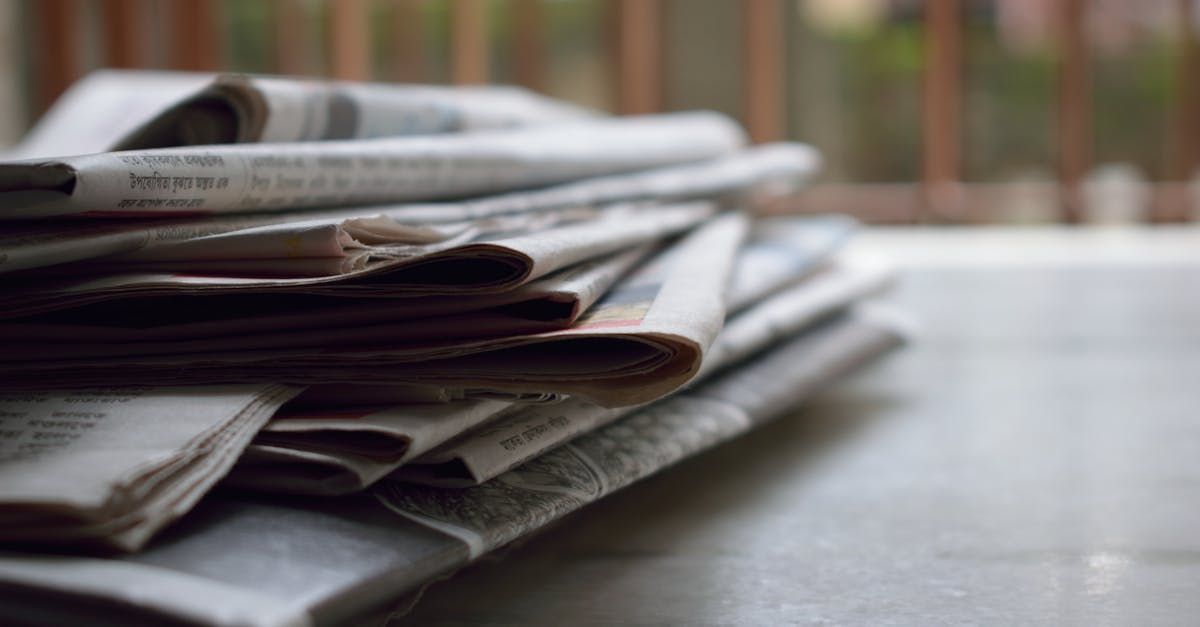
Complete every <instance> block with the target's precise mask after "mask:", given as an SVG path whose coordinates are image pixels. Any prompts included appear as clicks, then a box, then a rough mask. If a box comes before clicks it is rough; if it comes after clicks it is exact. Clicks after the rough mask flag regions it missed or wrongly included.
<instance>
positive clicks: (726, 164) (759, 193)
mask: <svg viewBox="0 0 1200 627" xmlns="http://www.w3.org/2000/svg"><path fill="white" fill-rule="evenodd" d="M818 161H819V159H818V158H817V155H816V153H815V151H813V150H812V149H811V148H810V147H808V146H805V145H802V144H794V143H778V144H767V145H762V146H755V147H752V148H748V149H746V150H742V151H739V152H736V153H733V154H731V155H728V156H726V157H722V158H719V159H713V160H708V161H703V162H699V163H689V164H682V165H672V166H665V167H660V168H653V169H649V170H643V171H637V172H630V173H624V174H614V175H608V176H599V177H594V178H588V179H584V180H580V181H572V182H569V183H561V184H558V185H552V186H550V187H542V188H538V189H534V190H522V191H515V192H508V193H504V194H498V195H493V196H484V197H479V198H471V199H466V200H458V201H442V202H433V203H414V204H400V205H376V206H367V207H346V208H339V209H318V210H308V211H292V212H282V213H281V212H275V213H265V214H252V215H244V214H242V215H229V214H221V215H213V216H206V217H201V218H164V217H157V218H154V219H133V218H127V219H124V220H92V221H84V222H69V223H68V222H64V221H61V220H59V221H51V222H52V223H46V222H29V221H26V222H15V223H11V224H9V225H8V226H7V228H5V229H4V231H5V232H4V234H2V235H0V273H4V272H13V271H16V270H27V269H31V268H40V267H45V266H52V265H57V264H65V263H70V262H72V261H80V260H84V259H94V258H97V257H105V256H111V255H118V254H121V253H132V252H133V251H140V252H138V254H137V255H136V257H131V256H126V257H123V259H126V260H128V259H130V258H136V259H138V260H141V261H143V262H153V261H157V260H164V259H175V260H179V259H182V258H185V257H183V256H181V255H180V254H179V252H178V251H179V249H180V248H181V247H182V246H183V245H186V246H187V247H189V248H191V250H192V252H193V253H194V252H195V247H196V246H197V244H194V243H191V242H193V241H194V240H198V239H203V240H205V241H209V242H216V241H218V240H217V238H216V237H214V236H217V235H221V234H224V233H232V232H235V231H241V230H244V229H250V228H255V227H265V226H270V225H277V224H283V223H300V222H311V221H316V220H324V221H325V222H326V223H327V224H334V225H340V226H342V227H343V228H345V229H348V230H350V231H352V230H354V229H355V228H362V227H366V226H368V225H369V226H370V229H369V230H368V231H367V232H368V233H369V234H371V235H372V236H375V237H381V236H382V237H385V238H386V239H384V240H383V241H378V240H374V239H373V240H372V241H374V242H375V243H377V244H382V243H385V242H389V241H390V242H396V243H403V244H422V243H424V244H432V243H435V242H438V241H442V239H443V238H444V237H445V236H446V233H451V234H455V235H456V234H457V233H458V232H460V231H461V230H463V229H465V228H471V227H473V226H475V225H476V224H478V222H477V221H479V220H483V219H487V218H496V217H498V216H511V215H514V214H524V213H535V212H546V211H562V210H566V209H578V208H580V207H598V206H601V205H605V204H611V203H620V202H630V201H656V202H671V201H679V200H693V199H700V198H704V197H715V198H720V199H722V200H725V199H737V200H738V201H741V202H746V203H749V204H753V203H754V202H755V199H756V198H758V197H771V196H775V195H778V194H785V193H788V192H791V191H794V190H795V189H797V188H798V187H799V186H800V185H801V184H802V183H803V182H804V181H805V180H806V179H807V178H808V177H809V176H810V175H811V174H812V173H813V172H814V171H815V169H816V167H817V163H818ZM456 225H457V226H456ZM456 229H457V230H456ZM152 268H153V266H152V265H151V266H149V268H148V269H152ZM72 269H73V270H78V269H79V267H78V266H75V267H73V268H72Z"/></svg>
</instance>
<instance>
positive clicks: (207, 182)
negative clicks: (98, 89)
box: [0, 112, 745, 218]
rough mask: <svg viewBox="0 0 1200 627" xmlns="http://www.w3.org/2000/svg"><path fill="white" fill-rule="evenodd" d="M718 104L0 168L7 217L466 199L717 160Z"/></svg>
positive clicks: (729, 128)
mask: <svg viewBox="0 0 1200 627" xmlns="http://www.w3.org/2000/svg"><path fill="white" fill-rule="evenodd" d="M744 143H745V137H744V135H743V133H742V130H741V129H740V128H739V127H738V125H737V123H736V122H734V121H733V120H731V119H729V118H727V117H725V116H723V115H720V114H718V113H713V112H690V113H668V114H661V115H648V116H640V117H628V118H611V119H600V120H596V121H587V122H576V123H569V124H561V125H554V126H549V127H531V128H528V129H515V130H500V131H481V132H479V133H469V134H454V135H442V136H430V137H396V138H379V139H357V140H340V141H325V142H307V143H286V144H233V145H216V146H194V147H181V148H159V149H151V150H140V151H139V150H133V151H124V152H114V153H104V154H96V155H82V156H77V157H62V158H57V159H51V160H41V161H38V160H33V161H16V162H9V163H2V164H0V218H44V217H49V216H65V215H71V216H88V217H131V216H142V217H149V216H179V215H197V214H214V213H245V212H259V211H285V210H296V209H304V208H315V207H330V206H338V205H353V204H370V203H389V202H401V201H414V200H430V199H436V198H452V197H466V196H471V195H479V194H486V193H497V192H502V191H507V190H512V189H520V188H531V187H537V186H542V185H550V184H552V183H560V182H564V181H569V180H574V179H581V178H586V177H589V176H600V175H604V174H616V173H620V172H630V171H634V170H641V169H644V168H653V167H656V166H665V165H670V164H673V163H687V162H692V161H701V160H704V159H711V158H715V157H720V156H724V155H728V154H731V153H733V152H735V151H736V150H737V149H738V148H740V147H741V146H742V145H743V144H744Z"/></svg>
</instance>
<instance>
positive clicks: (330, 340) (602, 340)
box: [0, 72, 904, 625]
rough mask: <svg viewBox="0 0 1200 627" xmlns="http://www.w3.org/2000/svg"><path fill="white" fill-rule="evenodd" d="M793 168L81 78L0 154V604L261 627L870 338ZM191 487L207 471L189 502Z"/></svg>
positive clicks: (500, 106) (737, 424)
mask: <svg viewBox="0 0 1200 627" xmlns="http://www.w3.org/2000/svg"><path fill="white" fill-rule="evenodd" d="M817 165H818V158H817V155H816V154H815V153H814V152H813V151H812V150H811V149H810V148H808V147H806V146H803V145H799V144H793V143H780V144H769V145H759V146H748V145H747V142H746V139H745V136H744V134H743V132H742V130H741V129H740V128H739V127H738V125H737V124H736V123H735V122H733V121H731V120H730V119H728V118H726V117H724V116H722V115H719V114H716V113H710V112H689V113H671V114H662V115H652V116H642V117H611V116H607V115H602V114H600V113H597V112H594V111H589V110H585V109H582V108H579V107H575V106H571V105H568V104H565V103H561V102H557V101H554V100H551V99H548V98H545V97H541V96H538V95H535V94H532V93H529V92H526V91H522V90H519V89H514V88H502V87H471V88H446V87H426V86H395V85H374V84H349V83H330V82H319V81H309V80H299V79H287V78H268V77H246V76H215V77H214V76H212V75H191V74H167V73H145V72H104V73H98V74H94V75H92V76H90V77H88V78H87V79H85V80H83V81H81V82H80V83H78V84H77V85H76V86H75V87H73V88H72V89H71V90H70V91H69V92H68V93H67V94H66V95H64V97H63V98H62V99H61V100H60V101H59V102H58V103H57V104H56V106H55V107H54V108H53V109H52V110H51V111H50V112H49V113H48V114H47V115H46V116H45V117H44V118H43V120H42V121H41V122H40V123H39V124H38V125H37V126H36V127H35V129H34V130H33V131H32V132H31V133H30V134H29V136H28V138H27V139H26V141H25V142H23V143H22V144H20V145H18V146H17V147H16V148H15V149H13V150H12V151H11V153H10V154H8V155H6V159H5V160H4V161H3V162H0V220H2V222H0V228H2V229H3V230H2V231H0V283H2V284H3V290H2V291H0V337H2V338H3V341H2V342H0V547H2V550H3V553H2V554H0V621H3V622H13V621H17V622H35V623H59V622H62V621H66V620H70V619H71V618H72V617H78V615H79V611H80V609H79V608H80V607H84V606H86V608H87V611H88V612H91V613H92V615H93V616H104V617H105V620H106V622H108V623H112V624H120V623H121V622H122V621H124V620H134V619H138V620H151V621H156V620H160V621H169V622H186V623H204V624H210V623H211V624H252V625H276V624H279V625H283V624H289V625H294V624H310V623H314V622H315V623H327V622H338V621H343V620H355V619H362V618H364V617H368V616H372V615H374V614H377V613H386V612H388V611H389V609H390V608H393V607H396V604H397V603H398V602H399V601H398V599H402V597H403V596H404V595H405V594H408V593H411V592H413V591H415V590H417V589H419V588H420V586H421V585H422V584H424V583H426V582H428V581H429V580H431V579H432V578H435V577H437V576H440V575H444V574H446V573H448V572H451V571H453V570H454V569H456V568H458V567H460V566H462V565H463V564H465V563H467V562H469V561H470V560H472V559H474V558H476V557H478V556H480V555H482V554H484V553H486V552H488V551H491V550H493V549H496V548H498V547H500V546H503V545H505V544H507V543H509V542H511V541H513V540H515V539H518V538H520V537H522V536H525V535H527V534H530V533H532V532H534V531H536V530H537V529H539V528H541V527H543V526H545V525H547V524H549V523H550V522H552V521H553V520H555V519H557V518H558V517H561V516H563V515H564V514H567V513H569V512H571V511H573V510H576V509H578V508H580V507H581V506H583V505H586V504H587V503H589V502H591V501H594V500H596V499H598V498H600V497H603V496H604V495H606V494H608V493H610V492H612V491H614V490H617V489H619V488H621V487H623V486H625V485H628V484H629V483H632V482H634V481H637V480H638V479H641V478H643V477H646V476H648V475H650V474H652V473H654V472H657V471H658V470H660V469H662V468H664V467H666V466H668V465H670V464H672V463H674V462H676V461H678V460H680V459H682V458H685V457H687V456H690V455H693V454H696V453H697V452H699V451H702V450H704V449H706V448H708V447H711V446H713V445H714V444H717V443H719V442H722V441H724V440H728V439H730V438H733V437H735V436H737V435H738V434H740V433H742V432H744V431H746V430H749V429H751V428H753V427H755V426H756V425H757V424H760V423H761V422H763V421H765V420H768V419H771V418H775V417H777V416H780V415H782V414H785V413H787V412H789V411H791V410H793V409H794V408H795V407H796V406H797V405H798V404H799V403H800V402H802V401H804V400H805V399H806V398H808V397H810V396H811V395H812V394H814V393H815V392H818V391H820V390H822V389H823V388H825V387H827V386H828V385H830V384H831V383H832V382H834V381H836V380H837V379H839V378H841V377H843V376H844V375H846V374H847V373H849V372H850V371H852V370H854V369H855V368H857V367H860V366H862V365H864V364H866V363H868V362H870V361H871V360H873V359H874V358H876V357H878V356H880V355H881V354H883V353H885V352H886V351H888V350H889V349H890V348H893V347H895V346H897V345H898V344H900V343H901V341H902V338H903V336H904V333H903V332H902V328H901V324H900V322H901V318H899V317H898V316H896V315H894V314H893V313H892V312H890V311H888V310H887V309H886V308H884V307H883V306H881V305H879V304H874V303H869V302H864V301H865V300H867V299H869V298H870V297H871V296H873V295H875V294H877V293H878V292H880V291H881V290H883V289H884V288H885V287H886V286H887V285H888V284H889V282H890V280H891V274H890V272H889V270H888V268H887V267H886V265H882V264H880V263H879V262H876V261H872V260H869V259H865V258H863V257H861V256H847V255H845V254H844V253H843V252H842V251H841V250H840V249H841V247H842V245H843V244H844V243H845V242H846V241H847V240H848V239H849V238H850V236H851V235H852V233H853V231H854V229H855V224H854V222H853V221H852V220H850V219H848V218H844V217H839V216H809V217H791V218H784V217H775V218H762V217H757V218H756V217H754V216H755V213H756V212H755V210H756V208H760V207H762V206H763V205H764V204H765V203H769V202H771V201H772V200H773V199H776V198H779V197H780V196H783V195H787V194H790V193H793V192H795V191H796V190H797V189H798V188H799V186H801V185H802V184H803V183H804V181H805V180H806V179H807V178H809V177H810V176H811V175H812V174H813V173H814V171H815V169H816V167H817ZM214 488H218V489H216V490H214Z"/></svg>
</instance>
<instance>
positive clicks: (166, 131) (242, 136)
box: [115, 74, 598, 150]
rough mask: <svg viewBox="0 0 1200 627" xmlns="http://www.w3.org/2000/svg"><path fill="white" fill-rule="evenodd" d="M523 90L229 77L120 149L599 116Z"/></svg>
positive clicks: (222, 77)
mask: <svg viewBox="0 0 1200 627" xmlns="http://www.w3.org/2000/svg"><path fill="white" fill-rule="evenodd" d="M596 116H598V113H596V112H594V111H590V110H588V109H584V108H582V107H578V106H575V105H571V104H567V103H564V102H560V101H556V100H552V99H550V98H546V97H545V96H540V95H537V94H535V93H533V92H530V91H527V90H524V89H521V88H519V87H502V86H492V85H487V86H485V85H478V86H462V87H440V86H430V85H388V84H383V83H361V82H339V81H323V80H314V79H300V78H294V77H286V78H285V77H273V76H246V75H238V74H224V75H220V76H218V77H216V79H215V80H213V81H212V82H211V83H210V84H208V85H205V86H204V87H203V88H202V89H200V90H198V91H196V92H195V93H194V94H191V95H189V97H187V98H186V99H184V100H182V101H181V102H178V103H177V104H175V105H174V106H171V107H170V108H167V109H165V110H163V111H162V112H161V113H160V114H159V115H156V116H155V117H154V118H153V119H151V120H149V121H147V122H146V123H145V124H143V125H141V126H140V127H139V128H136V129H134V130H132V131H130V132H129V133H128V135H127V136H126V137H124V138H123V139H122V140H121V141H119V142H117V144H116V145H115V149H116V150H132V149H140V148H167V147H173V146H189V145H196V144H232V143H245V142H296V141H318V140H320V141H325V140H334V139H354V138H371V137H389V136H398V135H429V134H437V133H454V132H462V131H477V130H485V129H495V128H510V127H518V126H527V125H534V124H539V125H544V124H554V123H560V122H571V121H578V120H580V119H584V118H589V117H596Z"/></svg>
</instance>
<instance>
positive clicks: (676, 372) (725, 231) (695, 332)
mask: <svg viewBox="0 0 1200 627" xmlns="http://www.w3.org/2000/svg"><path fill="white" fill-rule="evenodd" d="M745 231H746V217H745V216H744V215H743V214H741V213H726V214H724V215H722V216H720V217H718V218H716V219H714V220H711V221H709V222H707V223H706V224H705V225H703V226H701V227H699V228H697V229H695V230H694V231H692V232H690V233H688V234H687V235H685V236H684V237H683V238H682V239H681V240H679V242H678V243H676V244H675V245H673V246H671V247H670V248H668V249H667V250H666V251H665V252H663V253H662V254H660V255H657V256H655V257H654V258H652V259H650V260H649V261H648V262H647V263H645V264H643V265H642V266H639V268H638V269H637V270H635V271H634V272H633V273H632V274H631V275H630V276H629V277H627V278H626V279H624V280H623V281H621V282H620V283H619V284H618V285H617V286H616V287H615V288H614V289H613V290H612V291H610V292H609V293H608V294H606V295H605V296H604V298H602V299H601V300H600V301H599V302H598V303H597V304H596V305H595V306H593V307H592V309H591V310H589V311H588V312H587V313H585V314H584V315H583V316H582V317H581V318H579V320H578V321H577V322H576V323H575V324H574V325H573V326H572V327H570V328H568V329H565V330H561V331H553V332H549V333H540V334H534V335H526V336H516V337H507V338H495V339H484V340H480V341H477V342H458V341H452V342H450V343H448V344H445V345H440V346H439V345H437V344H436V343H435V342H432V341H431V342H429V343H427V344H425V345H416V346H414V345H411V344H404V343H400V344H389V343H387V342H386V338H384V341H381V342H379V343H376V344H370V345H364V346H353V347H345V348H338V347H321V348H277V349H273V350H245V351H234V352H227V353H189V354H164V355H146V356H132V357H110V358H105V359H93V360H86V359H77V360H68V361H62V362H57V363H56V362H53V361H44V362H40V363H38V362H35V361H33V360H34V359H36V358H37V354H35V353H31V354H29V355H27V359H28V360H29V361H26V362H24V363H21V364H20V366H15V365H12V364H11V363H5V364H0V373H2V374H3V379H2V380H0V385H3V386H8V387H13V386H18V387H19V386H29V385H31V383H32V382H33V381H39V382H43V385H47V384H53V385H64V386H71V387H79V386H87V385H94V384H98V382H100V381H108V380H112V379H115V378H117V377H119V378H120V379H121V380H122V381H127V382H128V381H136V382H138V383H139V384H158V385H174V384H182V383H185V382H187V383H202V382H213V381H224V382H251V381H282V382H288V383H360V384H369V385H382V384H387V383H413V384H421V385H429V386H433V387H450V388H463V389H487V390H496V391H500V392H517V393H561V394H578V395H581V396H584V397H586V398H590V399H593V400H595V401H596V402H598V403H600V404H603V405H635V404H638V403H641V402H645V401H647V400H651V399H653V398H657V397H659V396H662V395H663V394H665V393H667V392H669V391H670V390H672V389H674V388H677V387H679V386H680V385H682V384H683V383H684V382H685V381H687V380H688V379H690V378H691V377H692V375H694V374H695V372H696V370H697V368H698V367H699V364H700V360H701V358H702V357H703V354H704V351H705V350H706V349H707V347H708V345H709V344H710V343H711V342H712V339H713V338H714V337H715V336H716V334H717V331H718V330H719V329H720V326H721V322H722V320H723V318H724V313H725V310H724V303H723V300H724V290H725V285H726V283H727V281H728V277H729V274H730V272H731V271H732V267H733V265H734V259H735V257H736V252H737V249H738V247H739V246H740V244H741V241H742V239H743V237H744V235H745ZM530 240H531V246H532V245H540V246H544V247H547V248H550V249H553V248H555V247H556V246H557V243H556V242H553V241H548V240H545V239H539V238H537V237H535V236H531V237H530ZM47 382H49V383H47Z"/></svg>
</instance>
